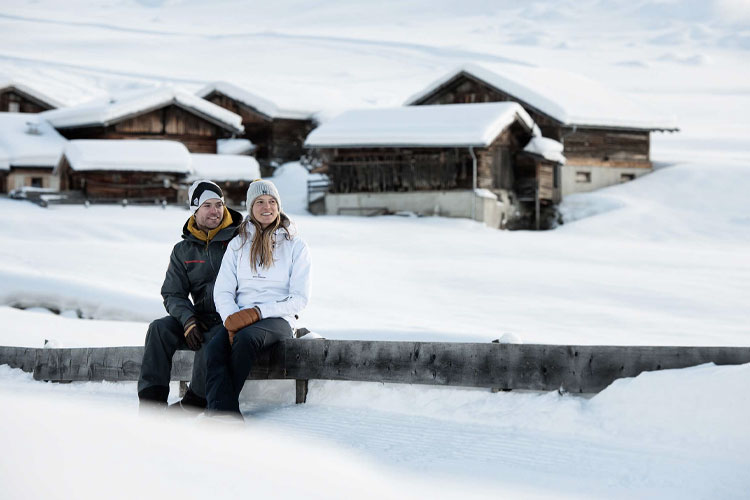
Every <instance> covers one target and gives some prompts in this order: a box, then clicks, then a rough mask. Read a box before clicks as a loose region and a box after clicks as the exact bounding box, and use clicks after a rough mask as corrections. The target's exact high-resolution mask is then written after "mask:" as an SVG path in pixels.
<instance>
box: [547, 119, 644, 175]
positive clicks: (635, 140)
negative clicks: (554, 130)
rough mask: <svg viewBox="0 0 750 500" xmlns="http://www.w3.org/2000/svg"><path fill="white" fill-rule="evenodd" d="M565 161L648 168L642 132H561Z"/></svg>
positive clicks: (571, 130) (601, 129) (566, 128)
mask: <svg viewBox="0 0 750 500" xmlns="http://www.w3.org/2000/svg"><path fill="white" fill-rule="evenodd" d="M562 131H563V132H562V133H563V136H564V144H565V152H564V154H565V157H566V158H567V160H568V163H570V164H575V165H591V166H610V167H642V168H651V162H650V160H649V149H650V147H651V140H650V137H651V136H650V134H649V132H648V131H645V130H615V129H609V130H608V129H603V128H577V129H576V130H575V131H573V129H571V128H568V127H565V128H562Z"/></svg>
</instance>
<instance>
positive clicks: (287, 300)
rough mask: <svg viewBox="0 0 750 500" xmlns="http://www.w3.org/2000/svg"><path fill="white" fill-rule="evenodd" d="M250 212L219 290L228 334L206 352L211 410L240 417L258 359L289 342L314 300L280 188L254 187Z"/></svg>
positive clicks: (305, 257) (303, 252) (304, 255)
mask: <svg viewBox="0 0 750 500" xmlns="http://www.w3.org/2000/svg"><path fill="white" fill-rule="evenodd" d="M247 209H248V215H247V217H246V218H245V220H244V221H243V222H242V224H241V225H240V227H239V232H238V234H237V236H235V237H234V239H233V240H232V241H231V242H230V243H229V247H228V248H227V251H226V253H225V254H224V259H223V260H222V262H221V268H220V270H219V274H218V276H217V278H216V284H215V286H214V302H215V303H216V310H217V311H218V313H219V315H221V319H222V320H223V321H224V326H225V328H226V330H227V334H226V335H224V334H221V333H219V334H217V335H216V336H215V337H214V338H213V339H212V340H211V341H210V342H209V343H208V344H207V346H206V359H207V372H206V399H207V401H208V410H209V412H210V413H229V414H235V415H237V416H240V417H241V413H240V407H239V396H240V391H242V386H243V385H244V384H245V379H247V376H248V374H249V373H250V369H251V368H252V366H253V364H254V363H255V360H256V359H257V357H258V354H259V353H260V352H262V351H263V350H265V349H268V348H269V347H270V346H272V345H273V344H275V343H277V342H278V341H280V340H282V339H287V338H292V332H293V330H294V327H295V319H296V318H295V316H296V315H298V314H299V313H300V312H301V311H302V309H304V307H305V306H306V305H307V302H308V299H309V296H310V254H309V251H308V249H307V245H306V244H305V242H304V241H302V239H301V238H300V237H299V236H297V235H295V234H294V231H293V226H292V223H291V221H290V220H289V217H287V216H286V214H284V213H283V212H282V211H281V198H280V197H279V192H278V190H277V189H276V186H274V185H273V183H272V182H270V181H265V180H256V181H254V182H252V183H251V184H250V187H249V188H248V190H247Z"/></svg>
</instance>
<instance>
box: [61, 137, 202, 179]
mask: <svg viewBox="0 0 750 500" xmlns="http://www.w3.org/2000/svg"><path fill="white" fill-rule="evenodd" d="M64 154H65V157H66V158H67V159H68V163H69V164H70V168H72V169H73V170H76V171H82V170H108V171H115V172H123V171H142V172H173V173H180V174H187V173H190V165H191V158H190V153H189V152H188V150H187V148H186V147H185V145H184V144H182V143H181V142H176V141H162V140H117V139H113V140H97V139H76V140H72V141H68V143H67V145H66V146H65V152H64Z"/></svg>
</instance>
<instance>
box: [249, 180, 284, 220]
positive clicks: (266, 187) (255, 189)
mask: <svg viewBox="0 0 750 500" xmlns="http://www.w3.org/2000/svg"><path fill="white" fill-rule="evenodd" d="M264 194H267V195H270V196H273V197H274V198H276V203H277V204H278V205H279V212H281V196H279V190H278V189H276V186H274V185H273V182H271V181H264V180H262V179H258V180H255V181H253V182H251V183H250V187H248V188H247V199H246V200H245V203H246V205H245V206H246V208H247V213H252V206H253V202H254V201H255V198H257V197H258V196H261V195H264Z"/></svg>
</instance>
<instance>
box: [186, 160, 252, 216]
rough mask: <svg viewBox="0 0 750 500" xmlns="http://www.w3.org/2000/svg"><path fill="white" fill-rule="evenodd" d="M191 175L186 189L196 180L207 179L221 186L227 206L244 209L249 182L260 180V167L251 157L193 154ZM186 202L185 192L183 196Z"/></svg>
mask: <svg viewBox="0 0 750 500" xmlns="http://www.w3.org/2000/svg"><path fill="white" fill-rule="evenodd" d="M190 157H191V160H192V173H191V174H190V176H189V177H188V179H187V182H186V187H189V185H190V184H191V183H192V182H193V181H196V180H198V179H209V180H212V181H214V182H215V183H216V184H218V185H219V186H221V189H222V190H223V191H224V201H225V202H226V204H227V205H230V206H233V207H238V208H244V204H245V198H246V196H247V187H248V185H249V184H250V182H252V181H254V180H255V179H260V177H261V175H260V165H259V164H258V161H257V160H256V159H255V158H253V157H252V156H241V155H211V154H200V153H193V154H191V155H190ZM184 198H185V201H186V202H187V190H186V191H185V195H184Z"/></svg>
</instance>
